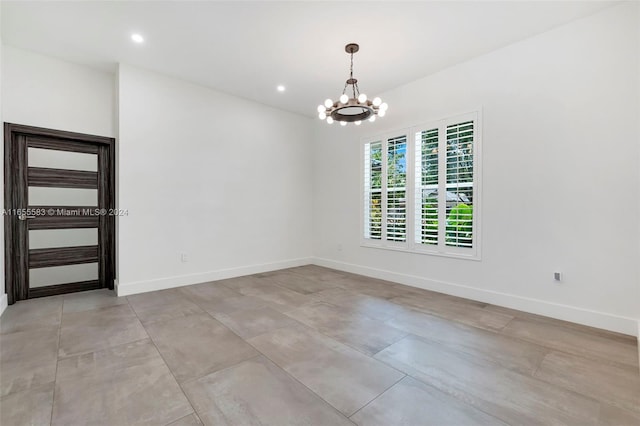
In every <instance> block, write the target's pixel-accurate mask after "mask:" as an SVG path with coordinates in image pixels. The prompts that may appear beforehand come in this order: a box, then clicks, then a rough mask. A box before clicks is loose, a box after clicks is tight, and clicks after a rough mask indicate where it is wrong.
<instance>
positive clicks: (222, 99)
mask: <svg viewBox="0 0 640 426" xmlns="http://www.w3.org/2000/svg"><path fill="white" fill-rule="evenodd" d="M118 81H119V83H118V84H119V90H118V97H119V154H118V164H119V176H118V178H119V194H118V203H119V208H120V209H126V210H128V213H129V215H128V216H125V217H121V218H120V220H119V224H118V226H119V229H118V239H119V242H118V246H119V254H118V263H119V273H118V276H119V279H118V294H121V295H122V294H130V293H133V292H140V291H148V290H152V289H158V288H165V287H171V286H176V285H185V284H191V283H195V282H203V281H207V280H213V279H218V278H224V277H227V276H233V275H242V274H248V273H253V272H257V271H263V270H270V269H278V268H281V267H286V266H289V265H298V264H302V263H307V262H308V258H309V257H310V256H311V247H312V244H311V236H312V232H311V227H312V217H311V194H310V190H311V179H312V175H311V157H310V154H311V143H310V141H311V133H310V130H311V125H310V119H308V118H304V117H302V116H298V115H295V114H291V113H286V112H283V111H280V110H277V109H274V108H270V107H266V106H262V105H259V104H256V103H254V102H250V101H245V100H242V99H240V98H237V97H233V96H229V95H225V94H221V93H219V92H216V91H213V90H210V89H207V88H204V87H201V86H197V85H193V84H189V83H186V82H183V81H180V80H176V79H173V78H169V77H165V76H162V75H159V74H155V73H151V72H147V71H143V70H140V69H136V68H133V67H131V66H125V65H121V66H120V70H119V75H118ZM181 253H186V254H187V255H188V262H186V263H185V262H181V259H180V256H181Z"/></svg>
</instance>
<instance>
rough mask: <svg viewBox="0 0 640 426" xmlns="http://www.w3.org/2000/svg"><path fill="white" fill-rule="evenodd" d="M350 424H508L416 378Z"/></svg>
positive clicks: (407, 379)
mask: <svg viewBox="0 0 640 426" xmlns="http://www.w3.org/2000/svg"><path fill="white" fill-rule="evenodd" d="M351 420H352V421H354V422H355V423H356V424H358V425H361V426H390V425H394V426H415V425H421V424H430V425H440V426H460V425H486V426H497V425H503V426H506V424H505V423H503V422H501V421H500V420H498V419H497V418H495V417H492V416H490V415H488V414H486V413H484V412H482V411H480V410H478V409H476V408H474V407H472V406H471V405H468V404H465V403H464V402H462V401H460V400H458V399H456V398H454V397H452V396H449V395H447V394H445V393H443V392H440V391H439V390H437V389H435V388H433V387H431V386H428V385H426V384H424V383H422V382H420V381H418V380H416V379H414V378H411V377H405V378H404V379H402V380H401V381H400V382H398V383H397V384H395V385H394V386H393V387H392V388H391V389H389V390H388V391H386V392H385V393H383V394H382V395H380V396H379V397H378V398H376V399H375V400H374V401H373V402H371V403H370V404H368V405H367V406H366V407H364V408H363V409H362V410H360V411H358V412H357V413H356V414H355V415H353V416H351Z"/></svg>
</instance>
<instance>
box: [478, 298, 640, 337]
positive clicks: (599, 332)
mask: <svg viewBox="0 0 640 426" xmlns="http://www.w3.org/2000/svg"><path fill="white" fill-rule="evenodd" d="M484 309H486V310H488V311H493V312H499V313H501V314H505V315H511V316H512V317H514V318H519V319H522V320H528V321H535V322H543V323H547V324H549V325H551V326H553V327H561V328H568V329H571V330H576V331H579V332H582V333H586V334H589V335H596V336H602V337H605V338H608V339H611V340H617V341H620V342H622V343H627V344H631V345H635V344H636V342H637V340H636V337H635V336H629V335H627V334H621V333H616V332H614V331H608V330H603V329H600V328H594V327H589V326H586V325H582V324H577V323H575V322H569V321H562V320H559V319H555V318H551V317H543V316H542V315H536V314H532V313H529V312H523V311H517V310H515V309H510V308H505V307H502V306H496V305H491V304H487V306H485V307H484Z"/></svg>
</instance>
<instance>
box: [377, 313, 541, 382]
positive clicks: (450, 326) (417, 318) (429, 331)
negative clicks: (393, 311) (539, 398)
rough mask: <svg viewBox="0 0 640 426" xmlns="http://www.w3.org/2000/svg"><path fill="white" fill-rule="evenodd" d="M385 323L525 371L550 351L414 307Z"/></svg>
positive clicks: (533, 368)
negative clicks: (414, 308)
mask: <svg viewBox="0 0 640 426" xmlns="http://www.w3.org/2000/svg"><path fill="white" fill-rule="evenodd" d="M387 324H389V325H392V326H393V327H396V328H398V329H401V330H404V331H406V332H408V333H412V334H415V335H418V336H422V337H425V338H427V339H429V340H433V341H436V342H438V343H441V344H443V345H444V346H447V347H448V348H450V349H455V350H458V351H461V352H465V353H468V354H470V355H473V356H476V357H478V358H483V359H485V360H487V361H490V362H494V363H497V364H500V365H501V366H503V367H505V368H508V369H511V370H514V371H518V372H521V373H524V374H527V375H531V374H533V373H534V372H535V370H536V369H537V368H538V366H539V365H540V363H541V362H542V360H543V358H544V357H545V355H546V354H547V353H549V349H547V348H544V347H542V346H539V345H535V344H533V343H529V342H525V341H523V340H520V339H515V338H512V337H509V336H504V335H501V334H498V333H495V332H491V331H486V330H483V329H479V328H475V327H470V326H467V325H464V324H461V323H456V322H453V321H448V320H445V319H442V318H440V317H436V316H433V315H429V314H425V313H422V312H417V311H406V312H403V313H401V314H399V315H397V316H396V317H395V318H393V319H392V320H390V321H388V322H387Z"/></svg>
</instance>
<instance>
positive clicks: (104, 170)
mask: <svg viewBox="0 0 640 426" xmlns="http://www.w3.org/2000/svg"><path fill="white" fill-rule="evenodd" d="M38 137H40V140H38V141H37V143H32V142H27V138H34V139H38ZM45 138H46V140H45ZM27 144H29V146H37V147H40V148H49V149H57V150H63V151H74V152H90V153H95V154H97V155H98V173H97V178H98V188H99V189H98V198H99V199H98V208H100V209H105V210H106V211H107V214H101V215H98V216H95V215H91V216H76V217H74V218H70V217H64V218H58V217H56V216H44V217H42V218H41V219H40V223H42V221H43V220H44V221H47V222H48V223H49V224H50V225H56V224H61V223H62V222H63V221H67V222H68V223H69V224H71V223H75V225H79V226H78V227H82V222H84V224H85V226H86V227H89V226H88V224H89V223H93V224H96V223H97V228H98V247H99V250H98V264H99V273H98V281H97V282H95V281H88V282H80V283H74V284H73V285H71V286H69V285H67V287H62V286H65V284H61V285H59V286H47V287H42V288H41V289H40V290H38V291H33V290H32V291H31V292H30V291H29V288H28V274H29V265H28V256H26V255H25V256H21V255H20V253H27V251H26V250H28V242H27V238H28V232H29V231H28V229H29V228H33V226H31V225H27V221H24V220H18V217H17V216H16V215H15V214H13V215H12V214H7V213H8V212H15V211H16V210H17V209H25V208H27V207H29V206H28V205H27V203H28V200H27V199H25V192H26V191H24V188H23V187H22V186H21V184H20V183H19V182H20V180H19V179H17V177H18V176H20V175H21V176H20V179H22V182H26V181H27V173H28V164H27V163H26V161H27V157H26V155H27ZM20 162H22V163H23V167H22V168H20V167H19V165H20ZM58 208H64V207H58ZM114 208H115V139H114V138H109V137H104V136H95V135H87V134H82V133H75V132H67V131H62V130H55V129H47V128H41V127H33V126H26V125H21V124H13V123H4V209H5V210H4V212H3V213H4V232H5V234H4V256H5V274H4V275H5V291H6V293H7V298H8V303H9V304H10V305H11V304H13V303H15V302H16V301H18V300H23V299H28V298H33V297H41V296H49V295H53V294H60V293H65V292H69V291H79V290H88V289H93V288H109V289H113V287H114V280H115V272H116V264H115V262H116V255H115V250H116V246H115V230H116V227H115V215H114V214H113V213H114ZM70 221H73V222H70ZM34 223H36V222H34ZM75 225H74V226H70V227H76V226H75ZM45 226H46V225H45ZM94 226H95V225H93V226H90V227H94ZM36 229H47V228H46V227H45V228H36ZM25 244H26V246H25ZM34 290H35V289H34ZM30 293H31V294H30Z"/></svg>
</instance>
